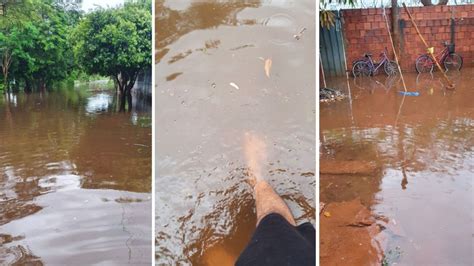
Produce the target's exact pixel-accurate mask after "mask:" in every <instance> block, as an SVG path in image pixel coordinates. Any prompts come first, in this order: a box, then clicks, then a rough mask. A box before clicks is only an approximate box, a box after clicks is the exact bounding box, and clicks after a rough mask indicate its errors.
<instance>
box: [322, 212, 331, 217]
mask: <svg viewBox="0 0 474 266" xmlns="http://www.w3.org/2000/svg"><path fill="white" fill-rule="evenodd" d="M323 215H324V216H326V217H331V213H330V212H324V213H323Z"/></svg>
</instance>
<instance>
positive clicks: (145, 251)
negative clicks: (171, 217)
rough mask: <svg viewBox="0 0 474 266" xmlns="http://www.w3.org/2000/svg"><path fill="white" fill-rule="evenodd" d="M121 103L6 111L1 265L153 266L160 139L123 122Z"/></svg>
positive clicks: (34, 97)
mask: <svg viewBox="0 0 474 266" xmlns="http://www.w3.org/2000/svg"><path fill="white" fill-rule="evenodd" d="M112 95H113V93H109V92H107V91H103V90H89V89H88V88H87V89H82V88H76V89H71V88H68V89H67V88H63V89H60V90H58V91H57V92H50V93H33V94H14V95H13V96H14V97H11V96H10V97H8V98H7V97H4V98H3V101H1V102H0V147H1V148H0V197H1V202H0V213H1V214H2V215H0V225H1V227H2V233H1V235H0V242H1V243H2V245H1V246H0V254H1V255H0V261H2V263H6V264H20V265H24V264H35V265H36V264H39V265H41V264H43V263H44V264H52V265H65V264H68V263H70V261H74V262H75V263H79V264H84V265H86V264H94V263H119V262H120V263H123V262H124V261H125V262H126V261H128V262H130V263H150V261H151V258H150V256H149V252H150V251H151V250H150V247H149V236H150V234H151V232H150V217H149V215H150V213H151V209H150V208H151V204H150V195H149V193H150V189H151V188H150V182H151V176H150V175H151V161H150V160H151V148H150V147H151V132H150V128H149V127H136V126H134V125H133V124H132V123H130V121H129V119H130V117H129V116H127V115H125V114H114V113H113V112H112V110H111V108H110V105H111V104H112V102H113V96H112ZM12 98H13V99H16V102H12V101H11V99H12ZM91 114H93V115H91ZM140 116H148V117H149V114H146V113H140ZM136 144H139V145H143V146H137V145H136ZM124 199H126V200H124ZM32 224H33V225H35V226H31V225H32ZM57 250H61V252H57Z"/></svg>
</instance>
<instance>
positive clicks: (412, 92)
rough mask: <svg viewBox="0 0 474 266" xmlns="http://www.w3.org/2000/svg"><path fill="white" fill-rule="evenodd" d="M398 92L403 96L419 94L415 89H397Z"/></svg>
mask: <svg viewBox="0 0 474 266" xmlns="http://www.w3.org/2000/svg"><path fill="white" fill-rule="evenodd" d="M399 93H400V94H401V95H405V96H420V93H419V92H417V91H399Z"/></svg>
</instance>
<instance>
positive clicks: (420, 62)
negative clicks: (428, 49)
mask: <svg viewBox="0 0 474 266" xmlns="http://www.w3.org/2000/svg"><path fill="white" fill-rule="evenodd" d="M415 67H416V72H418V73H426V72H431V71H433V67H434V62H433V59H431V57H430V56H429V55H426V54H424V55H422V56H420V57H418V58H417V59H416V63H415Z"/></svg>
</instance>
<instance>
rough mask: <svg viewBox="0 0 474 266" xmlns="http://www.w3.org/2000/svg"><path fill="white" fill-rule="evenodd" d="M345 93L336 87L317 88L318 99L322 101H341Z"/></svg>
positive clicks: (345, 96)
mask: <svg viewBox="0 0 474 266" xmlns="http://www.w3.org/2000/svg"><path fill="white" fill-rule="evenodd" d="M345 98H347V95H345V94H344V93H342V92H341V91H339V90H337V89H331V88H321V89H320V90H319V101H320V102H322V103H328V102H335V101H342V100H344V99H345Z"/></svg>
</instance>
